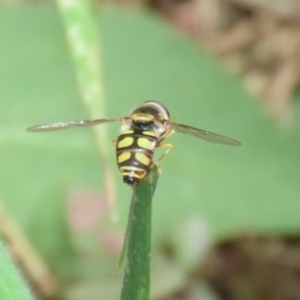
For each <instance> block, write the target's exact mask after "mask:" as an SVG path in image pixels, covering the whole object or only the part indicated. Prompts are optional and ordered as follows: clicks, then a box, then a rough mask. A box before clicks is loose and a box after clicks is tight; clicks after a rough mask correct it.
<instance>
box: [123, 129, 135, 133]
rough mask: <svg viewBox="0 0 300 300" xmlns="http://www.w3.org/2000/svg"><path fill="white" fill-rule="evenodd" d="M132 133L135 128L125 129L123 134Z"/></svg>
mask: <svg viewBox="0 0 300 300" xmlns="http://www.w3.org/2000/svg"><path fill="white" fill-rule="evenodd" d="M132 133H134V130H131V129H128V130H125V131H123V132H122V133H121V134H132Z"/></svg>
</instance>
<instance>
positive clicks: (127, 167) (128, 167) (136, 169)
mask: <svg viewBox="0 0 300 300" xmlns="http://www.w3.org/2000/svg"><path fill="white" fill-rule="evenodd" d="M120 171H131V172H145V170H144V169H142V168H137V167H133V166H122V167H121V168H120Z"/></svg>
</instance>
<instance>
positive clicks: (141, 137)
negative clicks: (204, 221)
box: [27, 100, 241, 186]
mask: <svg viewBox="0 0 300 300" xmlns="http://www.w3.org/2000/svg"><path fill="white" fill-rule="evenodd" d="M116 121H120V122H121V123H122V127H121V133H120V135H119V136H118V138H117V140H116V141H113V143H114V145H115V146H116V156H117V164H118V168H119V172H120V174H121V176H122V177H123V181H124V182H125V183H127V184H128V185H130V186H136V185H138V184H139V182H140V181H141V179H142V178H144V177H145V176H146V175H147V174H148V173H149V171H150V169H151V167H152V166H153V164H154V161H153V155H154V150H155V148H159V147H164V148H167V150H166V151H165V152H164V153H163V154H162V155H161V157H160V158H159V159H158V161H157V162H160V161H161V160H162V159H163V157H165V156H166V155H167V154H168V153H169V151H170V150H171V149H172V147H173V145H172V144H164V143H163V142H164V140H165V139H166V138H168V137H170V136H171V135H172V134H174V133H175V132H181V133H185V134H189V135H192V136H194V137H197V138H200V139H203V140H205V141H207V142H212V143H217V144H223V145H231V146H240V145H241V143H240V142H238V141H236V140H233V139H231V138H228V137H225V136H222V135H219V134H215V133H211V132H208V131H205V130H202V129H198V128H194V127H190V126H187V125H183V124H178V123H174V122H171V121H170V114H169V111H168V109H167V108H166V107H165V106H164V105H163V104H161V103H160V102H158V101H154V100H150V101H146V102H144V103H143V104H141V105H140V106H138V107H137V108H135V109H134V110H133V111H132V112H131V113H130V114H129V115H128V116H125V117H123V118H107V119H95V120H81V121H68V122H57V123H50V124H41V125H36V126H32V127H29V128H27V131H31V132H40V131H41V132H43V131H56V130H62V129H67V128H72V127H87V126H94V125H98V124H103V123H108V122H116Z"/></svg>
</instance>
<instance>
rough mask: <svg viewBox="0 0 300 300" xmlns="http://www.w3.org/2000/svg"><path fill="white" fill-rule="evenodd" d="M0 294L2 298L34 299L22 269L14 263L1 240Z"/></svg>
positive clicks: (9, 299) (13, 299)
mask: <svg viewBox="0 0 300 300" xmlns="http://www.w3.org/2000/svg"><path fill="white" fill-rule="evenodd" d="M0 262H1V263H0V274H1V280H0V295H1V300H33V299H34V298H33V296H32V294H31V292H30V291H29V288H28V287H27V286H26V284H25V283H24V280H23V278H22V276H21V274H20V271H19V270H18V269H17V268H16V266H15V265H14V264H13V262H12V260H11V257H10V255H9V254H8V253H7V249H6V248H5V246H4V244H3V243H2V241H1V240H0Z"/></svg>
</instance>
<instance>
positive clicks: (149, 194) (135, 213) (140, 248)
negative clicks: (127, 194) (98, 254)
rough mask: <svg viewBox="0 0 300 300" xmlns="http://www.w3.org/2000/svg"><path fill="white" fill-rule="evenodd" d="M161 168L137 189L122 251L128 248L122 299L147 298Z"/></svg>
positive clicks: (144, 180)
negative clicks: (152, 220)
mask: <svg viewBox="0 0 300 300" xmlns="http://www.w3.org/2000/svg"><path fill="white" fill-rule="evenodd" d="M158 175H159V172H158V169H157V167H156V166H154V167H153V168H152V170H151V172H150V174H149V176H147V177H146V178H144V179H143V180H142V181H141V183H140V184H139V185H138V186H137V187H136V188H135V189H134V191H133V196H132V201H131V205H130V212H129V219H128V224H127V230H126V237H125V242H124V249H123V251H122V254H121V255H125V254H124V253H126V249H127V265H126V269H125V274H124V278H123V288H122V293H121V300H147V299H149V290H150V257H151V215H152V214H151V211H152V198H153V195H154V192H155V188H156V184H157V180H158Z"/></svg>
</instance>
